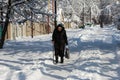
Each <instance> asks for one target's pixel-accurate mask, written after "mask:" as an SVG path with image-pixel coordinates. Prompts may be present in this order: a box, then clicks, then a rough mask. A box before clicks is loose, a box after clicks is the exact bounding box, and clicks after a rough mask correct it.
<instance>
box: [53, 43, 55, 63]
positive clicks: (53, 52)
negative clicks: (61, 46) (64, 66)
mask: <svg viewBox="0 0 120 80" xmlns="http://www.w3.org/2000/svg"><path fill="white" fill-rule="evenodd" d="M53 64H55V49H54V43H53Z"/></svg>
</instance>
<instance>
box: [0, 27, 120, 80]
mask: <svg viewBox="0 0 120 80" xmlns="http://www.w3.org/2000/svg"><path fill="white" fill-rule="evenodd" d="M67 35H68V40H69V48H70V59H69V60H67V59H65V62H64V64H57V65H54V64H53V63H52V54H53V46H52V43H51V34H49V35H42V36H37V37H35V38H33V39H31V38H23V39H20V38H18V39H17V40H15V41H6V43H5V46H4V49H1V50H0V80H120V31H118V30H116V29H115V28H112V27H111V26H108V27H105V28H103V29H101V28H99V27H87V28H85V29H68V30H67Z"/></svg>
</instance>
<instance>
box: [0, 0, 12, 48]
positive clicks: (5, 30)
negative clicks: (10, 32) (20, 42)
mask: <svg viewBox="0 0 120 80" xmlns="http://www.w3.org/2000/svg"><path fill="white" fill-rule="evenodd" d="M10 12H11V0H8V6H7V14H6V19H5V22H4V26H3V31H2V37H1V40H0V49H2V48H3V45H4V41H5V35H6V32H7V28H8V25H9V19H10Z"/></svg>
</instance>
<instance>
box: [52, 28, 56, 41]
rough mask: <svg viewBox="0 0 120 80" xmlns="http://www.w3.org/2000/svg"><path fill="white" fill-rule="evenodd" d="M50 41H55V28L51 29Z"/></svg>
mask: <svg viewBox="0 0 120 80" xmlns="http://www.w3.org/2000/svg"><path fill="white" fill-rule="evenodd" d="M52 41H55V30H54V31H53V34H52Z"/></svg>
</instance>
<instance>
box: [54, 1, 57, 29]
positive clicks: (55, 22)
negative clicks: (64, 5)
mask: <svg viewBox="0 0 120 80" xmlns="http://www.w3.org/2000/svg"><path fill="white" fill-rule="evenodd" d="M54 5H55V19H54V24H55V27H57V0H54Z"/></svg>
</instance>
